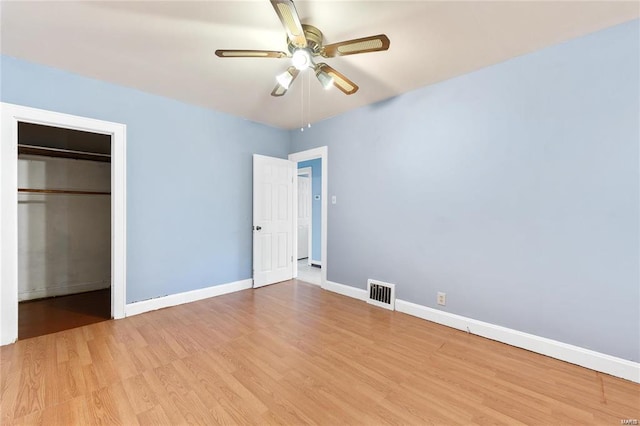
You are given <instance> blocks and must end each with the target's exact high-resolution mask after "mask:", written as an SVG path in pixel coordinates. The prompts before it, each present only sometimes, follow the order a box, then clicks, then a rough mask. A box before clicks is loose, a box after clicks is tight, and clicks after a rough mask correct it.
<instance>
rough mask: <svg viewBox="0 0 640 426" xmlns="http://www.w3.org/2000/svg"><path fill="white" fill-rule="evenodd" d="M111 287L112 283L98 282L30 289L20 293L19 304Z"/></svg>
mask: <svg viewBox="0 0 640 426" xmlns="http://www.w3.org/2000/svg"><path fill="white" fill-rule="evenodd" d="M110 286H111V282H110V281H96V282H91V283H79V284H66V285H59V286H55V287H44V288H37V289H30V290H27V291H21V292H19V293H18V302H23V301H25V300H33V299H42V298H44V297H54V296H66V295H68V294H77V293H84V292H87V291H94V290H102V289H105V288H109V287H110Z"/></svg>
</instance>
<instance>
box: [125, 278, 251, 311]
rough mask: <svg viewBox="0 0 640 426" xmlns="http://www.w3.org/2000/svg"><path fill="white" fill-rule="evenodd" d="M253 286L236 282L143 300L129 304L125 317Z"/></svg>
mask: <svg viewBox="0 0 640 426" xmlns="http://www.w3.org/2000/svg"><path fill="white" fill-rule="evenodd" d="M252 286H253V280H252V279H250V278H249V279H246V280H242V281H235V282H232V283H228V284H220V285H214V286H211V287H206V288H201V289H198V290H192V291H185V292H184V293H176V294H170V295H168V296H162V297H156V298H153V299H148V300H142V301H140V302H134V303H127V305H126V306H125V315H126V316H128V317H130V316H133V315H138V314H142V313H145V312H149V311H155V310H156V309H162V308H168V307H170V306H177V305H182V304H183V303H189V302H195V301H197V300H202V299H208V298H209V297H215V296H222V295H223V294H228V293H233V292H236V291H240V290H246V289H248V288H251V287H252Z"/></svg>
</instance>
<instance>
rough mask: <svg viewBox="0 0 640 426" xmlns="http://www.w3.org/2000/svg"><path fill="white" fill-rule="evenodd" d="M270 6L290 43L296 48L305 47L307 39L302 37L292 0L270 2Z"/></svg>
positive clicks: (300, 25)
mask: <svg viewBox="0 0 640 426" xmlns="http://www.w3.org/2000/svg"><path fill="white" fill-rule="evenodd" d="M271 5H272V6H273V9H274V10H275V11H276V14H277V15H278V18H280V22H282V25H283V26H284V29H285V30H286V31H287V35H288V36H289V39H290V40H291V42H292V43H293V44H294V45H295V46H296V47H307V38H306V37H305V35H304V31H303V29H302V24H301V23H300V17H299V16H298V11H296V7H295V5H294V4H293V0H271Z"/></svg>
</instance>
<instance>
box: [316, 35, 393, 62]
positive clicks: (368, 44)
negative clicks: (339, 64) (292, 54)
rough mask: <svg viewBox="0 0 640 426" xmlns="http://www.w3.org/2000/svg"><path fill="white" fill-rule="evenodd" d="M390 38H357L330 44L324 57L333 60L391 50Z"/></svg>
mask: <svg viewBox="0 0 640 426" xmlns="http://www.w3.org/2000/svg"><path fill="white" fill-rule="evenodd" d="M390 44H391V41H389V37H387V36H386V35H384V34H378V35H375V36H370V37H363V38H356V39H353V40H347V41H341V42H339V43H333V44H328V45H326V46H325V47H324V49H323V50H322V56H324V57H325V58H333V57H334V56H346V55H355V54H356V53H367V52H379V51H381V50H387V49H389V45H390Z"/></svg>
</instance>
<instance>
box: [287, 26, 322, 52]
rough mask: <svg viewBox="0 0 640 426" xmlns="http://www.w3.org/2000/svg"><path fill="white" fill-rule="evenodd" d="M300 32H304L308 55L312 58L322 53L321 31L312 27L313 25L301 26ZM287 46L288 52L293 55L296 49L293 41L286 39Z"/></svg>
mask: <svg viewBox="0 0 640 426" xmlns="http://www.w3.org/2000/svg"><path fill="white" fill-rule="evenodd" d="M302 30H303V31H304V36H305V37H306V39H307V47H306V49H308V50H309V53H310V54H311V55H312V56H318V55H320V54H321V53H322V31H320V30H319V29H317V28H316V27H314V26H313V25H306V24H302ZM287 45H288V48H289V52H291V54H293V52H295V51H296V50H297V49H299V47H298V46H296V45H295V44H294V43H293V41H292V40H291V39H290V38H288V37H287Z"/></svg>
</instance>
